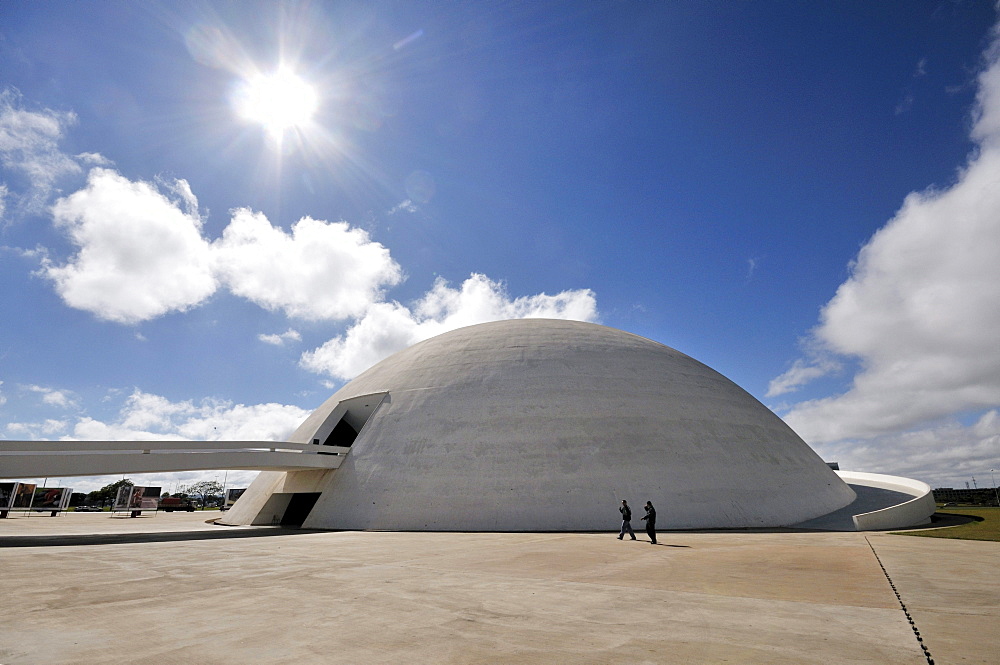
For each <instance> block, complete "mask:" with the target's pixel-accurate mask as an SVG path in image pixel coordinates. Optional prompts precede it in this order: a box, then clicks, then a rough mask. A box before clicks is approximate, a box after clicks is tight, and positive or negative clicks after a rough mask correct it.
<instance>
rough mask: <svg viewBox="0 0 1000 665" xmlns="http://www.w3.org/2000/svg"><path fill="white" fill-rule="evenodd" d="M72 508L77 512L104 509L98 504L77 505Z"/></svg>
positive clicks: (92, 511)
mask: <svg viewBox="0 0 1000 665" xmlns="http://www.w3.org/2000/svg"><path fill="white" fill-rule="evenodd" d="M74 510H75V511H76V512H78V513H99V512H101V511H103V510H104V509H103V508H101V507H100V506H77V507H76V508H74Z"/></svg>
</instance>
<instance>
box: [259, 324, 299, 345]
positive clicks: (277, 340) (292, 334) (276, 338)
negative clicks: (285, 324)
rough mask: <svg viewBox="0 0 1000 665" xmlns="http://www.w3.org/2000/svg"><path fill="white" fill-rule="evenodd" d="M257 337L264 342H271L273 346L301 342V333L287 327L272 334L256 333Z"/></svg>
mask: <svg viewBox="0 0 1000 665" xmlns="http://www.w3.org/2000/svg"><path fill="white" fill-rule="evenodd" d="M257 339H259V340H260V341H262V342H264V343H265V344H273V345H274V346H284V345H285V344H286V343H288V342H301V341H302V335H300V334H299V331H297V330H292V329H291V328H289V329H288V330H286V331H285V332H283V333H281V334H274V335H257Z"/></svg>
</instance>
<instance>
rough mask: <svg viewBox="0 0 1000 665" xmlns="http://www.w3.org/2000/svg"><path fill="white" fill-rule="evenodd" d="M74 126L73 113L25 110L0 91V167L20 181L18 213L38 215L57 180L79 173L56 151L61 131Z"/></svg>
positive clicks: (15, 95) (13, 94)
mask: <svg viewBox="0 0 1000 665" xmlns="http://www.w3.org/2000/svg"><path fill="white" fill-rule="evenodd" d="M75 122H76V116H75V115H74V114H73V113H66V112H59V111H53V110H51V109H42V110H39V111H28V110H25V109H24V108H23V107H22V101H21V95H20V93H19V92H17V91H16V90H14V89H13V88H6V89H4V90H2V91H0V166H3V167H4V169H6V170H7V171H8V172H9V174H10V175H12V176H14V177H16V178H21V179H23V180H24V183H23V185H24V186H23V187H19V188H17V189H18V190H19V191H22V192H23V193H22V194H21V195H20V196H19V197H17V200H16V207H17V208H18V209H19V210H21V211H22V212H25V213H32V212H39V211H41V210H42V209H43V208H44V206H45V205H46V204H47V203H48V201H49V198H50V196H51V193H52V190H53V188H54V187H55V185H56V183H57V181H58V180H59V179H60V178H62V177H63V176H66V175H69V174H78V173H82V169H81V168H80V165H79V164H77V163H76V162H75V161H74V160H73V159H72V158H71V157H69V156H67V155H65V154H64V153H63V152H62V151H60V150H59V147H58V144H59V140H60V139H61V138H62V136H63V132H64V130H65V128H66V127H68V126H70V125H72V124H74V123H75ZM4 184H6V185H10V183H4Z"/></svg>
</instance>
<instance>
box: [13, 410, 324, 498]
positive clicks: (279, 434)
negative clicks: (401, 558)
mask: <svg viewBox="0 0 1000 665" xmlns="http://www.w3.org/2000/svg"><path fill="white" fill-rule="evenodd" d="M52 392H60V391H52ZM308 415H309V412H308V411H305V410H303V409H301V408H299V407H297V406H289V405H286V404H253V405H245V404H234V403H232V402H230V401H226V400H213V399H205V400H201V401H194V400H186V401H182V402H171V401H170V400H168V399H166V398H165V397H162V396H160V395H154V394H151V393H147V392H143V391H141V390H134V391H133V392H132V393H131V394H130V395H129V396H128V398H127V399H126V400H125V403H124V404H123V406H122V408H121V409H120V410H119V411H118V413H117V414H116V415H115V416H113V417H112V418H111V419H109V420H107V421H102V420H97V419H94V418H91V417H86V416H84V417H78V418H76V419H61V420H60V419H52V418H49V419H45V420H42V421H40V422H33V423H32V422H27V423H8V424H7V425H6V427H5V428H4V432H5V436H6V437H7V438H11V439H51V438H61V439H63V440H81V441H88V440H89V441H143V440H146V441H157V440H159V441H164V440H174V441H176V440H191V441H285V440H287V439H288V436H289V435H290V434H291V433H292V432H293V431H294V430H295V428H296V427H298V426H299V424H301V422H302V421H303V420H304V419H305V418H306V416H308ZM256 475H257V472H256V471H208V472H206V471H190V472H182V473H170V474H135V475H130V476H129V477H130V479H131V480H132V481H133V482H135V483H137V484H140V485H147V486H159V487H163V488H164V489H166V490H170V489H171V488H174V487H176V486H178V485H181V484H191V483H194V482H197V481H200V480H218V481H219V482H222V481H223V480H224V479H225V480H227V483H228V486H229V487H246V486H247V485H248V484H249V483H250V482H251V481H252V480H253V478H254V477H255V476H256ZM120 478H121V476H120V475H118V476H115V477H109V476H87V477H80V478H64V479H62V480H61V481H60V482H62V483H65V484H66V485H67V486H70V487H73V489H74V491H77V492H89V491H92V490H96V489H99V488H100V487H103V486H104V485H107V484H109V483H111V482H114V481H115V480H119V479H120Z"/></svg>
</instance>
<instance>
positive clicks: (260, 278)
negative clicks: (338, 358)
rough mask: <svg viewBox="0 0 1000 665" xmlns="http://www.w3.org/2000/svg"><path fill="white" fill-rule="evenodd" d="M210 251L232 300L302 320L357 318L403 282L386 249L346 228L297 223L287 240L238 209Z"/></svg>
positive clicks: (260, 219)
mask: <svg viewBox="0 0 1000 665" xmlns="http://www.w3.org/2000/svg"><path fill="white" fill-rule="evenodd" d="M213 247H214V250H215V260H216V270H217V272H218V274H219V275H220V276H221V277H222V279H223V280H224V281H225V283H226V284H227V285H228V286H229V288H230V290H232V292H233V293H235V294H237V295H239V296H243V297H244V298H247V299H249V300H251V301H253V302H255V303H257V304H258V305H260V306H261V307H264V308H266V309H269V310H278V309H280V310H283V311H284V312H285V314H287V315H288V316H294V317H301V318H304V319H313V320H316V319H345V318H349V317H354V316H359V315H361V314H362V313H364V312H365V310H367V309H368V307H369V305H371V303H373V302H377V301H378V300H380V299H381V298H382V295H383V290H384V289H385V288H386V287H389V286H393V285H395V284H398V283H399V282H400V281H401V280H402V278H403V275H402V270H401V269H400V267H399V265H398V264H397V263H396V262H395V261H393V259H392V257H391V256H390V255H389V250H388V249H386V248H385V247H383V246H382V245H381V244H379V243H377V242H373V241H372V240H371V238H370V237H369V235H368V234H367V233H366V232H365V231H363V230H361V229H357V228H351V227H350V226H349V225H348V224H347V223H346V222H324V221H319V220H315V219H312V218H310V217H304V218H302V219H300V220H299V221H298V222H296V223H295V224H294V225H293V226H292V232H291V233H290V234H289V233H286V232H285V231H283V230H282V229H280V228H277V227H274V226H272V225H271V223H270V222H268V221H267V218H265V217H264V215H262V214H260V213H254V212H251V211H250V210H247V209H240V210H237V211H235V212H234V213H233V219H232V222H231V223H230V224H229V226H228V227H227V228H226V230H225V231H224V232H223V235H222V238H221V239H220V240H218V241H216V242H215V243H214V245H213Z"/></svg>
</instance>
